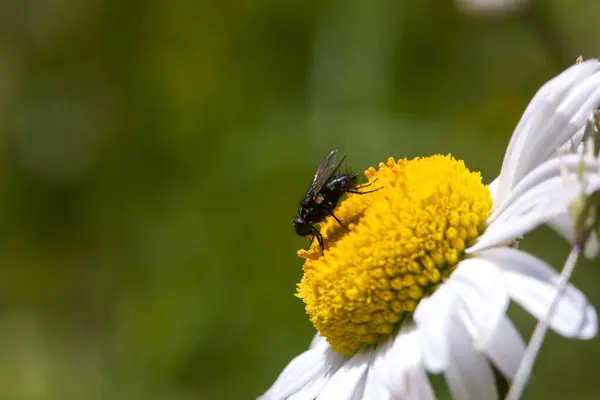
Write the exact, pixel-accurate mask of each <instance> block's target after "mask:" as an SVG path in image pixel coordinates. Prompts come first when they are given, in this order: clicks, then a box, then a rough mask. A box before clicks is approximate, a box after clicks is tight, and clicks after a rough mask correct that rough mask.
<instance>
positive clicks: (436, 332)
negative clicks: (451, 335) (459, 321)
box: [413, 285, 458, 373]
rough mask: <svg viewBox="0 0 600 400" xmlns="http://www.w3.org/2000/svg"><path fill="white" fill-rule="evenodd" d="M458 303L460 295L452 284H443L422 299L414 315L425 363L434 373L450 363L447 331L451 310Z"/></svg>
mask: <svg viewBox="0 0 600 400" xmlns="http://www.w3.org/2000/svg"><path fill="white" fill-rule="evenodd" d="M457 303H458V295H457V293H455V292H454V290H453V289H452V287H451V285H442V286H441V287H440V288H439V289H438V290H436V291H435V293H433V294H432V295H431V296H430V297H427V298H424V299H422V300H421V302H420V303H419V305H418V306H417V309H416V310H415V313H414V315H413V320H414V321H415V324H416V325H417V327H418V329H419V332H420V333H421V338H420V339H421V340H420V342H419V344H420V348H421V352H422V353H423V364H424V365H425V368H427V370H428V371H430V372H432V373H440V372H442V371H443V370H444V368H446V367H447V365H448V351H449V350H448V347H450V343H449V341H448V337H447V334H446V332H447V330H448V328H449V325H450V324H451V321H450V315H451V311H452V309H453V308H454V307H455V305H456V304H457Z"/></svg>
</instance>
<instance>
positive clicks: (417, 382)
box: [395, 368, 435, 400]
mask: <svg viewBox="0 0 600 400" xmlns="http://www.w3.org/2000/svg"><path fill="white" fill-rule="evenodd" d="M405 386H406V395H405V396H404V397H400V398H402V399H406V400H435V393H434V392H433V388H432V387H431V383H430V382H429V378H427V373H426V372H425V370H424V369H423V368H413V369H410V370H408V371H407V376H406V383H405ZM395 398H396V399H397V398H399V397H395Z"/></svg>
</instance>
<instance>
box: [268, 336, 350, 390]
mask: <svg viewBox="0 0 600 400" xmlns="http://www.w3.org/2000/svg"><path fill="white" fill-rule="evenodd" d="M342 362H343V356H341V355H340V354H337V353H334V352H333V351H332V350H331V348H327V347H321V348H318V349H312V350H308V351H305V352H304V353H302V354H300V355H299V356H297V357H296V358H294V359H293V360H292V361H291V362H290V363H289V364H288V365H287V366H286V367H285V369H284V370H283V371H282V372H281V374H280V375H279V377H278V378H277V380H276V381H275V383H274V384H273V386H271V388H269V390H268V391H267V392H266V393H265V394H263V395H262V396H261V397H259V399H263V400H271V399H272V400H279V399H287V398H290V397H293V398H295V399H298V400H301V399H310V400H312V399H314V398H315V396H316V394H318V393H319V391H320V390H321V388H322V387H323V386H324V385H325V383H326V382H327V380H328V379H329V377H330V376H331V375H332V374H333V373H334V372H335V371H336V370H337V369H338V368H339V367H340V366H341V364H342ZM307 388H311V389H312V390H311V391H308V392H307V391H306V389H307Z"/></svg>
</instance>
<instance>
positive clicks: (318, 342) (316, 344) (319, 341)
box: [309, 332, 329, 349]
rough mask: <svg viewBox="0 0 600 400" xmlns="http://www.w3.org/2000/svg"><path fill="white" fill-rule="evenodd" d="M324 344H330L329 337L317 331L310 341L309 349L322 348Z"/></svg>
mask: <svg viewBox="0 0 600 400" xmlns="http://www.w3.org/2000/svg"><path fill="white" fill-rule="evenodd" d="M322 346H325V347H327V346H329V343H327V339H325V338H324V337H323V336H321V334H320V333H319V332H317V334H316V335H315V337H314V338H313V340H312V341H311V342H310V347H309V349H316V348H321V347H322Z"/></svg>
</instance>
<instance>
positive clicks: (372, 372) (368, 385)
mask: <svg viewBox="0 0 600 400" xmlns="http://www.w3.org/2000/svg"><path fill="white" fill-rule="evenodd" d="M393 340H394V337H392V336H390V337H388V338H387V339H386V340H385V341H384V342H382V343H380V344H378V345H377V348H376V349H375V350H374V351H375V352H376V353H375V355H374V357H373V358H374V359H373V362H372V363H371V365H370V366H369V370H368V371H367V380H366V382H365V393H364V396H363V400H387V399H392V397H391V394H390V391H389V390H388V388H387V385H386V379H385V378H386V376H387V374H388V371H387V369H386V368H387V357H388V356H389V351H390V348H391V345H392V343H393Z"/></svg>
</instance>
